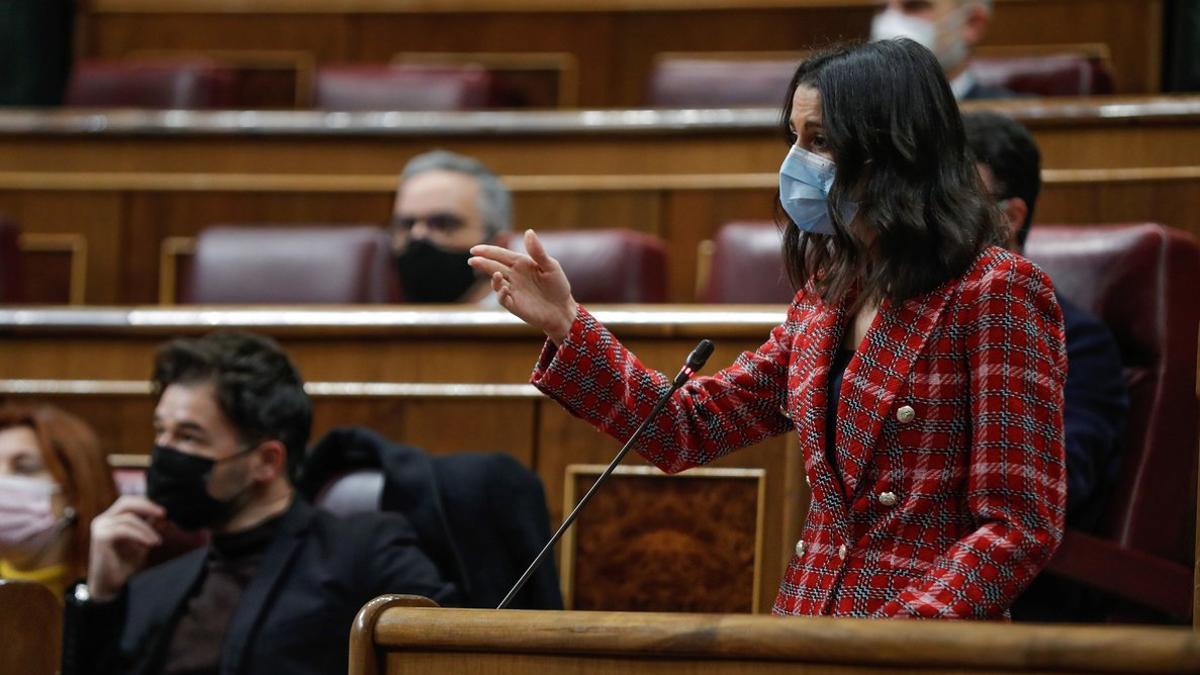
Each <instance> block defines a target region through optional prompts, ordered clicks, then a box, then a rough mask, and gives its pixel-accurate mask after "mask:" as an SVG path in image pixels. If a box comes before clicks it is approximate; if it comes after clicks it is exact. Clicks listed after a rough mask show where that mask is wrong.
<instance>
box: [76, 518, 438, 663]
mask: <svg viewBox="0 0 1200 675" xmlns="http://www.w3.org/2000/svg"><path fill="white" fill-rule="evenodd" d="M283 518H284V520H283V522H282V524H281V527H280V530H279V533H278V534H277V535H276V537H275V539H274V540H273V541H272V542H271V544H270V545H269V546H268V548H267V551H266V553H265V554H264V556H263V560H262V563H261V565H260V567H259V570H258V572H257V573H256V574H255V576H254V578H253V579H252V580H251V581H250V584H249V585H248V586H247V588H246V590H245V593H244V594H243V596H242V598H241V600H240V602H239V603H238V607H237V609H236V610H235V611H234V614H233V618H232V619H231V622H230V625H229V630H228V633H227V634H226V637H225V646H224V654H223V656H222V663H221V671H220V672H221V673H222V674H223V675H232V674H234V673H294V674H296V675H303V674H308V673H311V674H313V675H316V674H318V673H321V674H326V673H344V672H346V664H347V661H348V656H347V655H348V653H349V634H350V626H351V625H352V623H353V620H354V616H355V614H356V613H357V612H358V610H359V609H360V608H361V607H362V606H363V605H364V604H365V603H366V602H367V601H368V600H370V599H372V598H374V597H377V596H379V595H384V594H387V593H409V594H416V595H424V596H427V597H430V598H433V599H434V600H436V601H438V602H439V603H447V602H450V603H452V602H454V601H455V599H456V597H455V596H456V590H455V589H454V587H453V586H452V585H450V584H448V583H446V582H444V581H442V579H441V578H440V577H439V575H438V572H437V569H436V568H435V566H434V565H433V563H432V562H430V560H429V558H427V557H426V556H425V555H424V554H423V553H422V552H421V551H420V550H419V549H417V548H416V546H415V543H416V535H415V533H414V532H413V529H412V527H411V526H410V525H409V523H408V522H407V521H406V520H405V519H404V518H403V517H401V516H399V515H396V514H362V515H360V516H356V517H354V518H353V519H342V518H337V517H335V516H333V515H331V514H329V513H326V512H324V511H321V510H318V509H314V508H313V507H311V506H309V505H308V504H307V503H305V502H304V501H303V500H301V499H296V500H295V502H294V503H293V504H292V506H291V508H290V509H289V510H288V511H287V512H286V514H285V515H284V516H283ZM207 556H208V547H203V548H200V549H197V550H195V551H192V552H191V553H188V554H186V555H184V556H181V557H179V558H175V559H174V560H171V561H169V562H166V563H163V564H162V565H159V566H157V567H153V568H151V569H148V570H146V571H144V572H141V573H139V574H137V575H134V577H133V578H132V579H130V581H129V583H128V584H127V586H126V588H125V590H124V592H123V593H122V595H121V597H120V598H119V599H117V600H115V601H114V602H111V603H105V604H92V605H85V606H79V605H77V604H75V603H74V602H70V601H69V602H68V603H67V608H66V624H65V626H64V634H63V673H64V675H67V674H70V673H97V674H105V675H107V674H110V673H139V674H140V673H156V672H159V671H160V670H161V668H162V665H163V659H164V658H165V653H166V649H167V646H168V644H169V642H170V638H171V635H172V634H173V633H174V630H173V629H174V626H175V624H176V621H177V619H178V618H179V614H180V610H181V608H182V607H183V606H185V603H186V601H187V599H188V596H189V593H190V591H191V590H192V589H193V588H195V587H196V585H197V583H198V582H199V581H200V580H201V574H202V572H203V570H204V563H205V559H206V558H207ZM69 594H70V591H68V595H69Z"/></svg>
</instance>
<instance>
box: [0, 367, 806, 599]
mask: <svg viewBox="0 0 1200 675" xmlns="http://www.w3.org/2000/svg"><path fill="white" fill-rule="evenodd" d="M307 387H308V391H309V395H310V396H311V397H312V401H313V412H314V420H313V435H312V440H313V441H316V440H317V439H319V438H321V437H322V436H323V435H324V434H325V433H326V432H328V431H329V430H330V429H332V428H333V427H336V426H346V425H358V426H365V427H368V428H371V429H373V430H375V431H376V432H378V433H380V434H382V435H383V436H384V437H386V438H390V439H394V440H397V441H401V442H403V443H406V444H409V445H414V446H417V447H421V448H424V449H426V450H428V451H429V452H431V453H434V454H450V453H456V452H466V451H477V452H505V453H508V454H510V455H512V456H513V457H515V458H516V459H517V460H519V461H520V462H521V463H523V464H525V465H526V466H528V467H530V468H532V469H534V471H536V472H537V474H538V476H539V478H540V479H541V481H542V484H543V486H544V487H545V490H546V506H547V508H548V509H549V513H550V518H551V522H552V525H553V526H554V527H557V525H558V523H559V522H561V520H562V517H563V514H564V512H565V511H564V509H567V508H569V506H567V503H568V501H569V502H570V505H571V506H573V505H574V503H575V500H577V499H578V497H579V496H581V491H580V487H579V485H578V484H577V483H579V482H580V481H579V480H574V481H570V479H569V478H568V476H567V474H568V471H567V467H568V466H570V465H572V464H589V463H591V464H595V463H599V464H607V463H608V462H609V461H610V460H611V459H612V457H613V455H615V454H616V452H617V450H618V449H619V447H620V443H618V442H617V441H616V440H614V439H612V438H610V437H608V436H606V435H604V434H599V433H597V432H595V431H594V430H593V429H592V428H591V427H590V426H588V425H587V424H586V423H584V422H582V421H580V420H577V419H575V418H573V417H571V415H570V414H568V413H567V412H566V411H564V410H563V409H562V408H560V407H559V406H558V404H556V403H554V402H553V401H551V400H549V399H546V398H545V397H543V396H542V395H541V394H540V393H539V392H538V391H537V390H536V389H534V388H533V387H531V386H529V385H479V384H452V385H450V384H415V383H380V382H374V383H364V382H309V383H308V385H307ZM0 403H2V404H35V403H50V404H52V405H55V406H57V407H59V408H62V409H63V410H66V411H68V412H71V413H73V414H75V415H77V416H78V417H80V418H81V419H83V420H85V421H86V422H88V424H89V425H90V426H91V427H92V428H93V429H94V430H95V431H96V433H97V435H98V436H99V438H100V442H101V447H103V448H105V449H106V450H108V451H110V452H112V453H115V454H113V455H111V461H112V462H113V463H114V464H115V465H116V466H122V467H142V466H145V465H146V463H147V462H148V460H149V452H150V449H151V447H153V445H154V437H153V430H152V425H151V424H150V422H151V420H152V419H153V411H154V405H155V399H154V397H153V396H152V395H151V393H150V386H149V383H147V382H145V381H79V380H0ZM464 420H469V421H470V423H469V424H464ZM625 463H626V465H628V466H629V467H631V468H630V469H629V470H630V471H633V470H634V469H633V468H632V467H637V468H638V469H639V470H643V469H648V467H647V466H646V464H647V463H646V462H645V460H643V459H642V458H641V457H640V456H639V455H637V454H636V453H634V454H631V455H630V456H629V458H627V460H626V462H625ZM802 464H803V462H802V460H801V459H800V450H799V444H798V443H797V442H796V441H795V437H794V436H793V435H791V434H788V435H786V436H779V437H776V438H773V439H770V440H768V441H765V442H763V443H759V444H757V445H756V446H754V447H751V448H746V449H745V450H742V451H740V452H737V453H734V454H732V455H730V456H729V457H726V458H724V459H722V460H721V461H719V462H716V463H714V465H713V467H714V468H715V469H719V470H726V471H729V470H732V471H743V472H744V471H747V470H750V471H755V472H761V489H759V490H755V491H754V494H753V495H750V497H749V501H748V500H747V499H744V498H743V499H740V500H739V501H738V503H737V504H736V506H737V507H738V508H740V509H741V511H737V510H735V509H734V508H733V506H734V505H730V510H731V513H734V512H735V513H742V512H745V511H747V510H749V512H750V513H751V514H753V513H754V512H755V511H754V510H755V509H757V510H758V521H757V528H756V521H755V517H754V516H753V515H751V516H750V517H749V520H748V521H747V522H743V523H739V525H740V526H742V527H741V528H740V529H739V528H731V529H730V530H729V531H725V530H720V529H718V530H716V531H715V533H714V532H713V531H711V528H710V531H709V532H708V533H707V534H709V535H713V536H710V537H705V538H703V539H700V538H699V537H701V536H702V535H703V534H704V533H699V532H695V531H691V530H690V529H687V528H686V527H685V526H684V525H682V523H686V522H688V521H687V518H681V519H680V520H679V523H680V524H679V525H676V526H674V527H676V528H677V529H671V528H661V529H653V530H652V531H648V530H646V529H645V528H643V529H642V530H641V535H640V538H639V541H641V542H642V543H644V544H647V545H649V546H650V548H649V549H648V550H649V552H650V554H651V555H652V554H653V552H654V551H656V550H659V548H656V547H655V546H654V544H655V542H660V541H661V540H662V539H663V538H664V537H665V538H666V539H667V540H668V541H670V542H671V543H672V544H673V545H676V546H678V545H679V544H680V542H681V541H684V542H687V543H689V544H691V545H693V546H695V547H703V548H704V549H706V550H708V554H707V556H708V559H709V561H710V562H709V568H710V571H711V567H712V565H713V564H718V563H720V561H727V562H728V565H729V567H730V568H732V567H734V566H735V565H737V566H740V567H739V568H741V567H745V553H746V551H747V550H750V551H754V552H755V553H756V554H757V555H755V556H754V561H755V565H754V567H753V570H748V572H752V573H753V586H752V587H751V586H749V585H747V584H743V585H742V586H743V588H742V590H740V591H739V592H738V593H737V595H736V596H731V593H730V592H729V591H728V590H727V591H726V593H724V594H723V595H721V596H720V597H722V598H724V599H726V603H725V604H724V605H723V606H733V607H742V608H745V611H749V609H750V608H752V607H756V608H758V610H759V611H767V609H769V608H770V607H771V604H772V602H773V601H774V598H775V592H776V589H777V588H778V586H779V582H780V580H781V579H782V577H783V571H784V569H785V566H786V565H787V562H788V558H789V556H790V555H791V552H792V547H793V546H794V545H795V542H796V538H797V537H798V536H799V532H800V527H801V524H802V523H803V520H804V517H805V512H806V510H807V504H808V492H807V489H806V487H805V486H804V484H803V481H802V480H801V477H802V475H803V472H802V469H801V467H802ZM712 470H713V469H708V471H712ZM654 473H655V474H658V472H657V471H655V472H654ZM701 473H703V471H701ZM655 480H656V481H662V480H665V481H672V482H675V481H679V480H682V481H683V482H684V483H692V482H694V481H695V480H696V478H695V477H694V476H689V477H688V478H686V479H680V478H679V477H668V476H661V475H659V476H658V477H657V478H656V479H655ZM568 481H570V482H568ZM587 484H590V481H588V483H587ZM614 490H617V491H618V492H617V493H614V492H613V491H614ZM622 490H623V492H621V491H622ZM681 491H684V488H683V487H682V486H676V489H675V490H674V492H673V491H672V490H671V489H666V486H661V484H660V483H656V482H654V481H649V482H647V481H645V480H642V481H639V480H624V481H621V480H617V481H614V482H612V483H611V484H610V487H609V488H608V489H607V490H606V491H604V492H603V493H602V494H601V496H600V498H599V499H598V500H597V501H598V502H601V503H603V502H604V501H605V499H607V498H610V497H612V496H613V495H614V494H623V495H624V496H625V499H626V500H628V501H630V502H634V503H637V502H641V503H651V504H655V503H657V504H659V505H660V506H662V505H664V504H665V505H666V507H672V506H673V507H677V508H678V507H679V506H680V503H679V500H680V498H681V495H678V494H677V495H676V497H675V498H674V499H670V498H668V497H667V495H670V494H673V493H679V492H681ZM737 494H739V495H740V496H742V497H745V496H746V495H745V494H744V491H742V492H738V493H737ZM569 495H573V496H572V498H571V499H570V500H567V499H566V497H567V496H569ZM590 513H591V514H593V515H595V514H598V513H600V511H597V510H595V507H594V508H593V510H592V511H590ZM587 521H588V518H587V517H586V515H585V518H584V519H583V522H584V523H585V524H586V522H587ZM618 521H620V519H619V518H617V519H613V520H612V521H610V522H606V526H612V527H619V526H621V523H620V522H618ZM581 526H582V525H581ZM747 528H749V532H748V533H746V529H747ZM739 533H741V534H740V535H739ZM610 536H611V534H610ZM747 537H749V544H748V545H747V548H745V549H743V548H741V547H740V546H735V545H734V544H733V543H731V542H737V543H739V544H747ZM727 540H728V541H727ZM585 543H590V542H585ZM563 546H565V547H566V548H567V550H573V548H571V545H570V544H569V543H564V544H563ZM608 553H609V552H605V551H601V552H600V556H601V557H602V558H603V559H604V561H605V563H604V564H605V567H604V569H606V570H611V569H612V568H613V567H624V568H626V572H625V573H623V574H620V575H616V576H615V577H611V578H610V577H608V576H601V577H600V582H599V584H597V582H596V576H595V575H594V574H593V575H592V576H590V577H587V578H589V579H591V580H592V583H590V584H589V588H588V591H589V593H588V594H587V596H586V597H588V598H592V599H593V600H592V603H593V604H594V605H595V604H597V603H596V601H595V598H596V597H600V598H602V599H604V598H612V600H611V602H617V601H618V599H620V600H621V601H626V602H632V600H633V598H632V597H631V596H630V591H631V590H632V591H636V590H637V588H639V587H642V586H644V585H645V584H646V583H647V581H646V576H647V575H650V577H651V578H654V576H653V575H655V574H658V573H659V572H658V571H657V570H654V569H647V568H646V567H645V565H639V564H637V560H636V559H633V560H630V559H629V557H628V556H625V557H622V556H620V555H616V554H615V551H614V552H611V553H612V554H608ZM643 553H645V551H643ZM568 557H571V556H568ZM572 559H573V558H572ZM597 559H598V558H596V557H595V556H590V557H589V560H597ZM547 564H554V561H548V563H547ZM571 567H572V569H574V565H573V564H572V565H571ZM563 580H564V584H566V583H569V582H570V580H571V575H569V574H564V575H563ZM514 581H515V579H514ZM743 581H745V579H743ZM598 585H599V586H600V587H597V586H598ZM564 593H567V595H568V597H570V587H569V586H568V587H566V588H564ZM743 593H744V594H743ZM601 606H604V607H608V608H617V607H621V606H635V605H617V604H608V605H601ZM654 606H655V607H657V608H660V609H668V608H670V609H678V608H684V607H689V606H690V607H712V606H714V605H713V604H712V597H711V594H709V593H707V592H706V591H705V590H704V588H703V584H700V583H697V584H694V585H692V586H691V587H685V589H681V590H680V591H679V592H678V593H677V594H675V595H674V597H672V598H670V599H669V601H666V602H665V603H664V602H660V603H659V604H656V605H654Z"/></svg>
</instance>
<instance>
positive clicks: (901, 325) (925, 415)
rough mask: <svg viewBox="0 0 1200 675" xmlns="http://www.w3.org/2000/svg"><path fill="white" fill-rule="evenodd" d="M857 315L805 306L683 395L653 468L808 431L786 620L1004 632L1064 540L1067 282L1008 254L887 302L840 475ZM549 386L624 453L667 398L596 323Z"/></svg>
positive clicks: (874, 332) (853, 390) (800, 297)
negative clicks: (829, 437) (921, 620)
mask: <svg viewBox="0 0 1200 675" xmlns="http://www.w3.org/2000/svg"><path fill="white" fill-rule="evenodd" d="M848 322H849V317H848V316H847V311H846V306H845V304H844V303H843V304H842V305H840V306H837V307H831V306H827V305H825V304H823V303H822V302H821V301H820V299H819V298H817V297H816V296H815V295H813V294H809V293H805V292H801V293H799V294H797V296H796V299H795V301H794V302H793V304H792V305H791V307H790V309H789V311H788V315H787V320H786V322H785V323H784V324H783V325H781V326H779V327H777V328H776V329H774V330H773V331H772V333H771V336H770V339H768V340H767V341H766V343H765V344H763V345H762V346H761V347H759V348H758V350H757V351H755V352H746V353H743V354H742V355H741V356H739V357H738V359H737V360H736V362H735V363H734V364H733V365H732V366H731V367H729V368H726V369H724V370H722V371H720V372H718V373H717V374H715V375H714V376H712V377H699V378H695V379H693V380H692V381H691V382H689V383H688V384H686V385H685V386H684V387H683V388H682V389H680V390H679V391H678V392H677V393H676V394H675V396H674V397H672V400H671V402H670V403H669V404H668V406H667V407H666V408H665V409H664V411H663V413H662V415H661V417H659V418H658V421H657V422H656V423H655V424H653V425H652V427H651V428H650V429H648V430H647V434H646V436H645V437H644V440H643V441H642V443H641V447H639V448H638V451H639V452H640V453H641V454H642V455H643V456H645V457H646V458H647V459H648V460H650V461H651V462H653V463H654V464H655V465H656V466H658V467H659V468H661V469H663V470H664V471H668V472H677V471H682V470H684V469H687V468H689V467H693V466H697V465H700V464H704V463H707V462H711V461H713V460H715V459H717V458H719V457H721V456H723V455H725V454H726V453H728V452H730V451H732V450H735V449H737V448H740V447H743V446H746V445H750V444H753V443H755V442H757V441H759V440H762V439H763V438H766V437H768V436H771V435H773V434H779V433H783V432H786V431H788V430H791V429H795V430H796V432H797V434H798V436H799V442H800V445H801V447H802V449H803V454H804V462H805V471H806V480H808V481H809V483H810V485H811V487H812V498H813V501H812V504H811V506H810V509H809V513H808V520H807V522H806V523H805V525H804V530H803V533H802V535H801V541H800V542H798V543H797V546H796V554H795V555H793V556H792V559H791V563H790V564H789V565H788V569H787V572H786V574H785V576H784V579H783V581H782V583H781V584H780V587H779V594H778V596H777V598H776V600H775V606H774V611H775V612H776V613H779V614H803V615H833V616H876V617H892V616H897V617H898V616H911V617H974V618H1002V617H1004V616H1006V613H1007V607H1008V605H1009V604H1010V603H1011V602H1012V600H1013V599H1014V598H1015V597H1016V596H1017V595H1018V594H1019V593H1020V592H1021V590H1022V589H1024V587H1025V586H1026V585H1027V584H1028V583H1029V582H1030V581H1031V580H1032V579H1033V577H1034V576H1035V575H1036V574H1037V572H1038V571H1039V570H1040V569H1041V568H1042V567H1043V566H1044V565H1045V563H1046V561H1047V560H1048V559H1049V558H1050V555H1051V554H1052V553H1053V551H1054V549H1055V547H1056V546H1057V545H1058V542H1059V540H1060V539H1061V537H1062V528H1063V517H1064V510H1065V508H1064V505H1065V500H1066V483H1065V470H1064V450H1063V426H1062V408H1063V381H1064V380H1065V377H1066V354H1065V351H1064V348H1063V327H1062V314H1061V312H1060V310H1059V307H1058V304H1057V302H1056V300H1055V298H1054V294H1053V290H1052V287H1051V284H1050V280H1049V279H1048V278H1047V277H1046V276H1045V274H1043V273H1042V272H1041V270H1039V269H1038V268H1037V267H1036V266H1034V265H1033V264H1032V263H1030V262H1029V261H1027V260H1025V259H1024V258H1020V257H1017V256H1015V255H1013V254H1011V253H1009V252H1007V251H1004V250H1002V249H998V248H991V249H988V250H987V251H986V252H984V253H983V254H981V256H980V257H979V259H978V260H977V261H976V263H975V264H974V266H973V267H972V268H971V269H970V270H969V271H968V272H967V273H966V274H965V275H963V276H962V277H961V278H959V279H955V280H952V281H950V282H948V283H946V284H945V285H943V286H942V287H941V288H939V289H937V290H935V291H933V292H931V293H928V294H926V295H924V296H920V297H917V298H914V299H911V300H908V301H906V302H904V303H901V304H898V305H893V304H892V303H890V302H887V301H885V302H884V303H883V304H882V305H881V307H880V309H879V314H878V317H877V318H876V319H875V322H874V324H873V325H872V326H871V328H870V330H868V332H867V334H866V337H865V339H864V341H863V343H862V344H861V345H859V348H858V351H857V352H856V353H855V356H854V358H853V359H852V360H851V361H850V364H849V366H847V368H846V371H845V376H844V380H843V384H842V389H841V392H840V401H839V403H838V414H837V421H836V423H837V429H836V443H835V447H836V450H835V452H834V455H835V461H836V462H837V464H838V469H839V470H840V471H839V473H840V474H841V476H842V480H841V481H839V480H838V479H837V478H835V476H834V473H833V472H832V471H831V469H830V467H829V465H828V460H827V459H826V453H825V451H824V446H825V440H824V439H825V423H826V407H827V406H826V402H827V391H826V390H827V388H828V384H827V383H828V376H829V368H830V364H831V362H832V361H833V357H834V353H835V350H836V349H837V347H838V345H839V344H840V342H841V339H842V331H843V330H844V329H845V326H846V325H847V324H848ZM532 382H533V384H535V385H536V386H537V387H538V388H539V389H541V390H542V391H543V392H545V393H546V394H548V395H549V396H551V397H553V398H554V399H556V400H557V401H559V402H560V403H561V404H562V405H563V406H564V407H566V408H567V410H569V411H570V412H571V413H572V414H574V415H576V416H578V417H581V418H583V419H585V420H587V421H588V422H590V423H591V424H593V425H594V426H596V427H598V428H600V429H601V430H603V431H605V432H607V433H609V434H612V435H613V436H615V437H617V438H619V439H626V438H628V437H629V435H630V434H632V433H633V430H634V429H635V427H636V426H637V424H638V423H639V421H640V420H641V419H642V418H643V417H644V416H645V415H646V414H647V413H648V412H649V411H650V408H651V406H652V405H653V403H654V401H655V400H656V399H657V398H658V397H659V396H660V395H661V394H662V393H663V392H664V391H666V390H667V389H668V388H669V383H668V378H667V377H666V376H664V375H663V374H661V373H657V372H654V371H651V370H648V369H647V368H645V367H643V366H642V365H641V363H639V362H638V360H637V358H636V357H635V356H634V355H633V354H631V353H630V352H629V351H627V350H626V349H625V348H624V347H622V346H621V344H620V343H619V342H617V340H616V338H615V337H613V336H612V334H611V333H609V332H608V331H607V330H606V329H605V328H604V327H603V326H601V325H600V324H599V323H598V322H597V321H596V320H595V319H594V318H593V317H592V316H591V315H590V314H588V313H587V311H586V310H584V309H582V308H581V309H580V311H579V317H578V319H577V320H576V321H575V324H574V325H573V326H572V328H571V332H570V335H569V336H568V337H567V339H566V340H565V341H564V342H563V344H562V345H561V346H560V347H558V348H555V347H554V345H553V344H552V343H549V342H547V344H546V348H545V349H544V351H543V353H542V355H541V358H540V359H539V362H538V364H537V366H536V368H535V370H534V373H533V377H532Z"/></svg>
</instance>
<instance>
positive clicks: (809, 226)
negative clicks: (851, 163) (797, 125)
mask: <svg viewBox="0 0 1200 675" xmlns="http://www.w3.org/2000/svg"><path fill="white" fill-rule="evenodd" d="M835 175H836V167H835V165H834V163H833V162H832V161H830V160H828V159H825V158H824V157H822V156H820V155H817V154H814V153H811V152H809V151H807V150H805V149H804V148H801V147H799V146H795V145H793V146H792V149H791V150H789V151H788V154H787V157H784V158H783V165H781V166H780V167H779V201H780V202H781V203H782V204H783V210H784V212H786V213H787V214H788V217H790V218H791V219H792V222H793V223H795V224H796V227H798V228H800V231H801V232H810V233H812V234H833V221H832V219H830V217H829V190H830V188H832V187H833V179H834V176H835ZM841 215H842V222H843V223H849V222H850V221H852V220H854V217H855V216H856V215H858V204H855V203H854V202H850V201H847V202H844V203H843V204H842V214H841Z"/></svg>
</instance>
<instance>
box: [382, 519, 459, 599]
mask: <svg viewBox="0 0 1200 675" xmlns="http://www.w3.org/2000/svg"><path fill="white" fill-rule="evenodd" d="M364 545H365V548H366V552H365V554H364V558H363V560H362V563H363V566H364V573H365V579H364V580H365V586H366V587H367V588H368V589H370V595H371V597H375V596H379V595H385V594H401V595H422V596H425V597H427V598H430V599H432V600H433V601H434V602H437V603H438V604H439V605H443V606H455V605H458V604H459V603H460V596H459V592H458V588H457V587H455V586H454V584H452V583H450V582H448V581H445V580H444V579H443V578H442V576H441V575H440V574H439V573H438V569H437V566H435V565H434V564H433V561H431V560H430V559H429V557H428V556H426V555H425V553H424V552H423V551H422V550H421V549H420V548H418V547H417V535H416V531H415V530H414V529H413V527H412V525H411V524H410V523H409V522H408V519H406V518H405V517H404V516H401V515H400V514H397V513H383V514H379V517H378V520H377V522H376V523H375V525H374V526H373V527H372V528H371V529H370V535H369V536H368V538H367V541H366V542H364Z"/></svg>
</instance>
